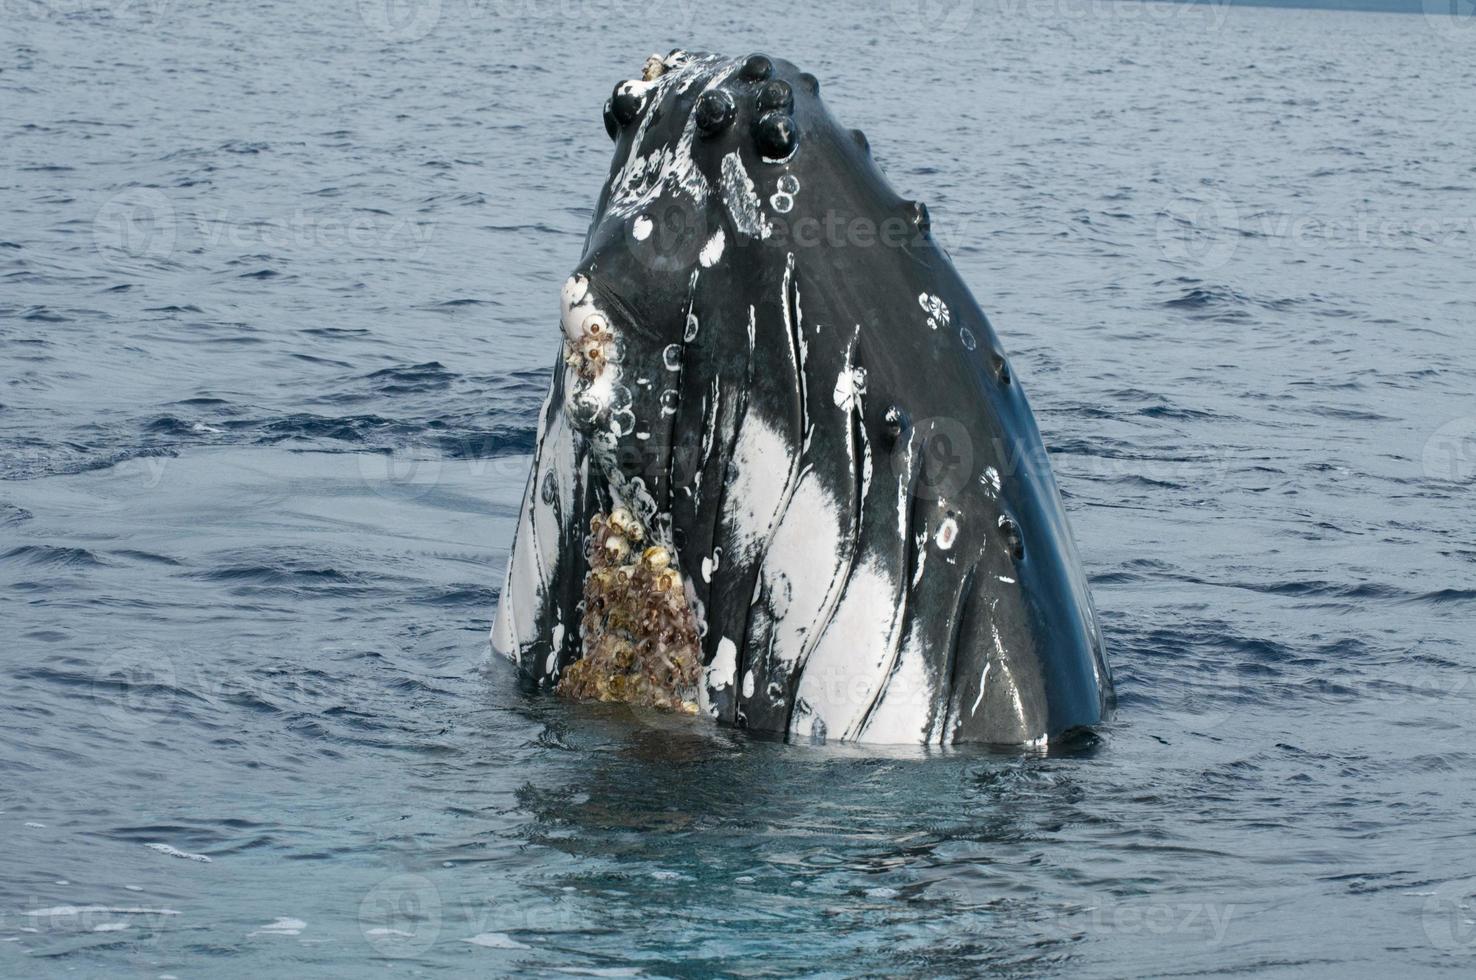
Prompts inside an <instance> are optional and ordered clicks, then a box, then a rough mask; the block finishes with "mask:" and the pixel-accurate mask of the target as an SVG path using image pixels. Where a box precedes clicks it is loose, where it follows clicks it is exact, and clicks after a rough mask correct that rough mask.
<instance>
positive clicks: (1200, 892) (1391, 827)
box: [0, 0, 1476, 977]
mask: <svg viewBox="0 0 1476 980" xmlns="http://www.w3.org/2000/svg"><path fill="white" fill-rule="evenodd" d="M719 6H721V7H722V8H723V9H712V8H717V7H719ZM0 12H3V15H4V16H3V19H0V164H3V166H0V975H5V976H17V977H29V976H99V977H101V976H107V977H115V976H141V977H167V976H173V977H189V976H205V975H211V976H252V977H261V976H279V975H280V976H335V975H339V976H341V975H360V974H366V973H374V974H386V975H407V976H409V975H427V976H429V975H442V976H455V975H483V976H500V975H510V974H526V975H539V976H558V975H597V976H652V977H657V976H661V977H716V976H809V977H831V976H851V975H897V976H919V977H921V976H975V975H980V974H984V973H991V974H992V973H1001V974H1009V975H1017V976H1027V975H1028V976H1035V975H1041V976H1054V975H1069V976H1097V977H1118V976H1134V975H1141V976H1150V975H1151V976H1166V975H1175V976H1178V975H1189V974H1193V975H1220V974H1228V973H1236V974H1258V975H1259V974H1267V975H1281V976H1293V975H1295V976H1304V975H1320V976H1346V975H1370V976H1373V975H1388V974H1396V975H1424V974H1430V973H1435V972H1441V971H1452V972H1459V973H1467V974H1469V973H1470V972H1471V971H1472V970H1473V969H1476V848H1473V846H1472V837H1473V832H1476V817H1473V812H1472V811H1473V807H1476V775H1473V771H1472V770H1473V768H1476V749H1473V740H1472V735H1473V728H1476V640H1473V623H1476V530H1473V521H1472V517H1473V505H1476V495H1473V481H1476V396H1473V392H1476V339H1473V333H1472V331H1473V321H1476V263H1473V262H1472V254H1473V245H1476V224H1473V222H1476V156H1473V153H1472V148H1473V146H1476V102H1473V100H1472V99H1471V98H1470V97H1469V80H1470V78H1471V77H1472V70H1473V67H1476V19H1473V18H1472V17H1470V16H1468V15H1469V14H1470V10H1469V9H1468V8H1466V7H1462V6H1461V5H1460V4H1450V5H1446V4H1444V3H1437V2H1435V0H1431V3H1430V5H1429V7H1428V9H1426V10H1424V12H1417V13H1414V14H1405V15H1394V14H1380V13H1351V12H1336V11H1311V10H1291V9H1272V8H1250V7H1239V6H1235V7H1231V6H1225V5H1221V4H1215V3H1199V4H1195V5H1189V6H1181V5H1170V4H1151V3H1150V4H1139V3H1130V2H1123V3H1107V2H1088V0H1053V2H1049V3H1045V2H1040V0H961V2H956V3H952V4H943V5H940V4H938V3H936V2H933V0H927V2H916V3H909V2H906V0H896V2H889V3H880V4H861V3H854V4H852V5H849V6H833V5H827V6H825V7H823V8H822V7H821V5H808V4H777V3H771V2H767V0H762V2H753V3H746V4H731V5H707V6H699V5H697V4H696V3H695V2H690V0H688V2H678V0H667V2H662V0H652V2H649V3H642V4H631V3H620V2H596V0H503V2H494V0H404V2H388V3H387V2H384V0H372V2H371V0H365V2H362V3H357V4H355V3H350V2H337V3H332V4H294V3H289V2H286V0H253V2H240V3H210V4H207V3H203V2H199V0H193V2H187V0H115V2H92V0H52V2H35V0H27V2H22V0H0ZM678 45H681V46H688V47H692V48H705V49H710V50H720V51H726V52H730V53H735V54H736V53H743V52H746V51H750V50H764V51H768V52H770V53H772V54H776V55H779V56H783V57H786V58H788V59H790V60H792V61H794V62H796V63H797V64H799V65H800V66H802V67H803V68H805V69H807V70H810V71H812V72H814V73H815V74H816V75H817V76H818V77H819V78H820V79H821V82H822V85H823V91H824V95H825V97H826V99H827V101H828V102H829V104H830V105H831V107H832V110H833V111H834V112H835V113H836V115H837V116H838V117H839V118H840V119H841V120H842V121H843V122H845V123H847V124H849V125H854V126H859V127H861V128H863V129H865V130H866V132H867V133H868V135H869V137H870V140H871V143H872V146H873V147H874V150H875V153H876V155H877V157H878V159H879V160H880V161H881V163H882V165H883V167H884V168H885V169H886V170H887V172H888V173H889V175H890V176H891V178H892V180H893V182H894V184H895V185H896V186H897V187H898V188H899V190H901V191H902V192H903V193H906V194H910V195H913V196H916V197H919V198H921V199H923V200H925V201H926V202H927V203H928V204H929V206H930V208H931V211H932V215H933V224H934V228H935V231H936V234H937V237H938V238H939V239H940V240H941V241H942V242H943V243H944V244H945V245H946V246H947V247H948V248H949V249H950V251H951V252H952V254H953V257H954V259H955V262H956V263H957V264H958V265H959V266H960V268H961V270H962V271H963V273H964V276H965V278H966V279H967V280H968V281H969V282H970V283H971V284H972V286H973V288H974V290H975V293H976V294H977V296H978V297H979V300H980V303H981V305H982V306H983V307H984V308H985V309H986V310H987V311H989V312H990V314H991V316H992V318H993V320H994V323H995V326H996V328H997V330H998V331H999V333H1000V335H1001V338H1002V339H1003V341H1004V343H1005V344H1006V345H1007V347H1008V348H1009V349H1010V351H1011V353H1012V358H1013V363H1014V367H1015V371H1016V374H1017V375H1018V376H1019V377H1020V379H1021V381H1022V383H1023V384H1024V385H1025V386H1026V388H1027V390H1028V391H1029V393H1030V396H1031V399H1032V402H1033V404H1034V405H1035V407H1036V410H1037V413H1038V417H1039V421H1040V424H1041V429H1042V431H1043V433H1044V436H1045V440H1046V443H1047V445H1048V447H1049V448H1050V450H1051V452H1052V458H1053V462H1054V464H1055V467H1056V470H1057V474H1058V477H1059V479H1060V482H1061V484H1062V486H1063V489H1064V492H1065V494H1066V496H1067V507H1068V511H1069V513H1070V515H1071V518H1072V521H1073V523H1074V525H1075V528H1076V532H1077V538H1078V543H1079V545H1080V548H1081V551H1082V555H1083V559H1084V561H1085V563H1086V567H1087V570H1088V572H1089V573H1090V576H1091V580H1092V583H1093V588H1094V592H1095V596H1096V600H1097V605H1098V607H1099V609H1100V610H1101V613H1102V616H1103V620H1104V626H1105V630H1106V636H1107V641H1108V645H1109V653H1110V657H1111V660H1112V662H1113V664H1114V667H1115V671H1116V677H1117V685H1118V692H1119V699H1120V708H1119V711H1118V714H1117V716H1116V718H1115V719H1114V721H1113V722H1112V724H1110V725H1109V726H1107V727H1106V728H1105V729H1104V730H1103V731H1102V732H1101V733H1100V738H1099V741H1098V742H1097V743H1096V744H1095V745H1094V746H1090V747H1087V748H1079V749H1077V750H1075V751H1072V752H1070V753H1064V754H1054V755H1021V754H1012V753H988V752H982V751H966V750H957V751H948V752H938V751H934V752H931V753H924V752H922V751H919V750H905V749H902V750H890V749H861V748H855V747H845V746H836V745H830V746H818V747H817V746H791V745H785V744H782V743H780V742H775V741H772V740H763V739H756V738H753V737H747V736H745V735H743V734H742V733H738V732H734V731H729V730H723V729H715V728H712V727H709V726H707V725H705V724H701V723H697V722H692V721H688V720H681V719H674V718H669V717H662V716H652V715H644V714H634V713H631V712H629V711H626V710H624V709H617V708H605V707H592V706H580V705H573V704H568V703H563V702H560V701H558V700H555V699H552V698H548V697H535V696H532V695H529V694H527V693H525V692H523V691H521V690H520V689H519V687H518V685H517V684H516V682H515V678H514V676H513V671H512V670H511V668H510V667H509V666H508V665H506V664H504V663H502V662H500V661H493V660H490V659H489V655H488V647H487V631H488V628H489V626H490V622H491V617H492V614H493V609H494V606H495V603H496V598H497V592H496V590H497V587H498V586H499V585H500V583H501V580H502V576H501V572H502V567H503V563H504V561H505V559H506V555H507V549H508V545H509V543H510V540H511V536H512V528H513V521H514V518H515V515H516V508H517V505H518V502H519V498H520V495H521V491H522V487H523V482H524V478H525V474H526V469H527V464H528V453H529V451H530V449H531V446H532V436H533V432H532V425H533V417H534V413H535V411H536V409H537V407H538V405H539V403H540V401H541V398H542V395H543V392H544V388H545V385H546V380H547V372H548V369H549V366H550V365H551V363H552V362H553V358H554V352H555V348H556V345H557V342H558V341H557V307H556V305H555V304H556V293H557V289H558V285H559V283H560V282H561V281H562V279H563V277H564V276H565V275H566V274H567V273H568V271H569V269H570V268H572V266H573V264H574V263H575V261H576V258H577V256H578V253H579V251H580V245H581V239H582V236H583V233H584V228H585V225H586V222H587V221H588V218H589V214H590V207H591V205H592V203H593V201H594V198H595V195H596V194H597V192H598V189H599V185H600V182H601V180H602V179H603V177H604V174H605V170H606V167H607V165H608V159H609V157H608V154H609V143H608V141H607V139H606V137H605V135H604V132H603V127H602V124H601V120H600V106H601V103H602V102H603V99H604V98H605V96H606V95H607V94H608V91H609V89H610V87H611V86H612V85H613V84H614V82H615V81H617V80H619V79H621V78H626V77H630V76H631V75H632V74H634V73H635V72H636V71H637V70H638V69H639V66H640V65H641V63H642V62H643V61H644V58H645V56H646V55H647V54H648V53H650V52H651V51H660V52H665V51H666V50H668V49H670V48H672V47H674V46H678Z"/></svg>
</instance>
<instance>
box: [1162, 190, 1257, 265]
mask: <svg viewBox="0 0 1476 980" xmlns="http://www.w3.org/2000/svg"><path fill="white" fill-rule="evenodd" d="M1154 238H1155V239H1156V240H1157V242H1158V248H1159V251H1160V252H1162V253H1163V256H1164V258H1166V259H1168V260H1170V261H1172V262H1178V263H1182V264H1185V265H1190V266H1194V267H1196V268H1199V269H1203V270H1212V269H1218V268H1220V267H1221V266H1223V265H1225V264H1226V263H1227V262H1229V261H1230V259H1231V258H1232V257H1233V256H1234V255H1235V249H1236V245H1237V243H1238V240H1239V238H1240V211H1239V210H1238V209H1237V208H1236V207H1235V205H1234V204H1233V203H1231V202H1230V201H1228V200H1226V199H1225V198H1223V197H1220V196H1218V195H1216V196H1214V197H1211V198H1210V199H1208V200H1201V199H1197V198H1190V197H1181V198H1178V199H1177V200H1174V201H1171V202H1169V204H1168V205H1167V206H1166V207H1165V208H1164V209H1163V210H1162V211H1160V212H1159V213H1158V220H1157V221H1156V222H1155V224H1154Z"/></svg>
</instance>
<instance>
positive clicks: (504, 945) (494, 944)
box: [462, 932, 531, 949]
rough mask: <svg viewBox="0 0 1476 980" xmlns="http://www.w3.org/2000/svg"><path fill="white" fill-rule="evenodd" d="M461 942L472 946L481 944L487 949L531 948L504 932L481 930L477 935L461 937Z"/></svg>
mask: <svg viewBox="0 0 1476 980" xmlns="http://www.w3.org/2000/svg"><path fill="white" fill-rule="evenodd" d="M462 942H464V943H471V944H472V945H473V946H482V947H485V948H487V949H530V948H531V947H529V946H527V945H525V944H523V943H520V942H518V941H517V940H516V939H513V938H512V937H511V936H509V935H508V934H507V933H505V932H483V933H478V934H477V935H475V936H472V937H471V938H470V939H463V940H462Z"/></svg>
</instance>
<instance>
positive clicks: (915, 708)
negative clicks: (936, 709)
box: [861, 632, 933, 745]
mask: <svg viewBox="0 0 1476 980" xmlns="http://www.w3.org/2000/svg"><path fill="white" fill-rule="evenodd" d="M926 664H927V658H926V652H925V651H924V650H923V649H922V644H921V642H920V641H919V639H918V636H917V634H916V633H915V632H914V633H911V634H909V635H908V636H907V637H906V638H905V639H904V640H903V642H902V649H901V650H900V651H899V652H898V654H897V664H896V666H895V667H894V668H893V670H892V673H891V675H890V676H889V677H888V678H887V680H886V687H885V689H884V690H883V691H882V695H881V698H880V699H879V700H878V701H877V705H876V708H875V710H873V711H872V713H871V718H870V719H869V720H868V721H867V724H866V730H865V731H864V732H862V733H861V737H862V740H863V741H866V742H874V743H876V744H878V745H917V744H918V743H925V742H927V741H928V734H929V733H928V732H927V731H926V730H925V728H924V727H923V726H924V725H925V724H926V723H927V717H928V709H929V707H930V706H931V705H932V704H933V688H932V684H931V683H930V682H929V680H928V672H927V667H926Z"/></svg>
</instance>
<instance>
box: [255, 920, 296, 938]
mask: <svg viewBox="0 0 1476 980" xmlns="http://www.w3.org/2000/svg"><path fill="white" fill-rule="evenodd" d="M306 928H307V923H306V922H304V921H302V920H301V919H293V918H288V917H285V916H284V917H282V918H279V919H277V920H276V921H275V922H269V923H267V924H266V925H264V926H262V927H261V928H259V929H257V930H256V931H254V932H251V933H249V934H248V938H249V937H250V936H298V935H301V934H302V931H303V930H304V929H306Z"/></svg>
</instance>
